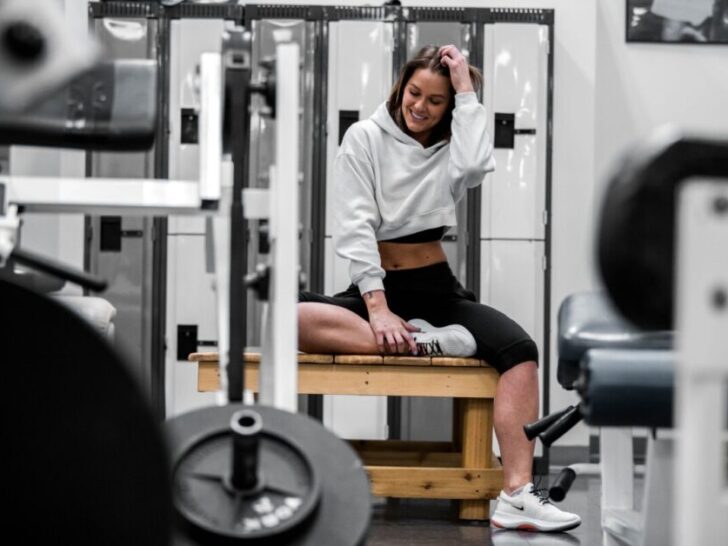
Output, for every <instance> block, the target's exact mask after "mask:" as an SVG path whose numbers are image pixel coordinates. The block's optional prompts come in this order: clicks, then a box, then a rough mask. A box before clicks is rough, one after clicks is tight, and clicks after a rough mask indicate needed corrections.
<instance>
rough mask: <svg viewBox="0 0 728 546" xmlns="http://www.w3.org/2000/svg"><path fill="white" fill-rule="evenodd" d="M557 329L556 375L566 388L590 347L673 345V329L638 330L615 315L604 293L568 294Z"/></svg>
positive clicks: (663, 346)
mask: <svg viewBox="0 0 728 546" xmlns="http://www.w3.org/2000/svg"><path fill="white" fill-rule="evenodd" d="M558 328H559V335H558V350H559V363H558V370H557V378H558V381H559V383H560V384H561V386H562V387H564V388H565V389H573V388H574V381H576V379H577V378H578V377H579V373H580V363H581V360H582V358H584V355H585V354H586V353H587V352H588V351H590V350H592V349H602V348H603V349H628V350H657V349H663V350H669V349H672V346H673V332H671V331H655V332H646V331H643V330H640V329H639V328H637V327H635V326H634V325H632V324H630V323H629V322H627V321H626V320H625V319H624V318H622V317H621V316H620V315H619V314H618V312H617V311H616V310H615V309H614V307H612V305H611V304H610V303H609V301H608V299H607V295H606V294H605V293H603V292H580V293H576V294H572V295H570V296H568V297H567V298H566V299H565V300H564V301H563V302H562V304H561V307H560V308H559V318H558ZM634 365H637V364H634Z"/></svg>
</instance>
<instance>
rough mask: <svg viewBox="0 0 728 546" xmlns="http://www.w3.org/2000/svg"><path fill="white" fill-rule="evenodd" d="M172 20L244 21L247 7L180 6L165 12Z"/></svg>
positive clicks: (221, 5)
mask: <svg viewBox="0 0 728 546" xmlns="http://www.w3.org/2000/svg"><path fill="white" fill-rule="evenodd" d="M165 14H166V15H167V17H169V18H170V19H225V20H231V21H239V22H242V21H243V17H244V15H245V6H238V5H231V4H178V5H176V6H172V7H170V8H167V9H166V10H165Z"/></svg>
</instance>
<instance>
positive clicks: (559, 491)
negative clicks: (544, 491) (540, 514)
mask: <svg viewBox="0 0 728 546" xmlns="http://www.w3.org/2000/svg"><path fill="white" fill-rule="evenodd" d="M575 479H576V472H574V469H573V468H569V467H568V466H567V467H566V468H564V469H563V470H562V471H561V473H560V474H559V475H558V477H557V478H556V481H555V482H554V483H553V485H552V486H551V487H550V488H549V499H552V500H555V501H556V502H561V501H562V500H564V499H565V498H566V494H567V493H568V492H569V489H571V484H573V483H574V480H575Z"/></svg>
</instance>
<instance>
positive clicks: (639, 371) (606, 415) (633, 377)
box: [579, 349, 675, 428]
mask: <svg viewBox="0 0 728 546" xmlns="http://www.w3.org/2000/svg"><path fill="white" fill-rule="evenodd" d="M582 368H583V370H584V375H583V378H582V379H581V380H580V386H579V391H580V393H581V396H582V403H581V412H582V414H583V415H584V421H586V422H587V423H588V424H590V425H592V426H605V427H610V426H611V427H650V428H670V427H672V419H673V395H674V384H675V353H674V352H673V351H663V350H659V351H654V350H627V349H594V350H591V351H588V352H587V353H586V355H585V356H584V359H583V360H582Z"/></svg>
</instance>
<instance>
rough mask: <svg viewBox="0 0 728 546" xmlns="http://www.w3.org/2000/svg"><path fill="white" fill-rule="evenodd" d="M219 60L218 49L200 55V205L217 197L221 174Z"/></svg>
mask: <svg viewBox="0 0 728 546" xmlns="http://www.w3.org/2000/svg"><path fill="white" fill-rule="evenodd" d="M221 97H222V64H221V63H220V56H219V55H218V54H217V53H203V54H202V57H201V59H200V103H201V105H202V107H201V108H200V117H199V121H200V122H199V131H200V165H199V167H200V173H199V176H200V198H201V199H202V202H203V206H204V204H205V203H206V202H210V203H211V205H212V204H215V203H216V202H217V201H218V200H219V199H220V191H221V190H220V187H221V182H220V180H221V177H222V161H221V157H222V108H223V106H222V100H221Z"/></svg>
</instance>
